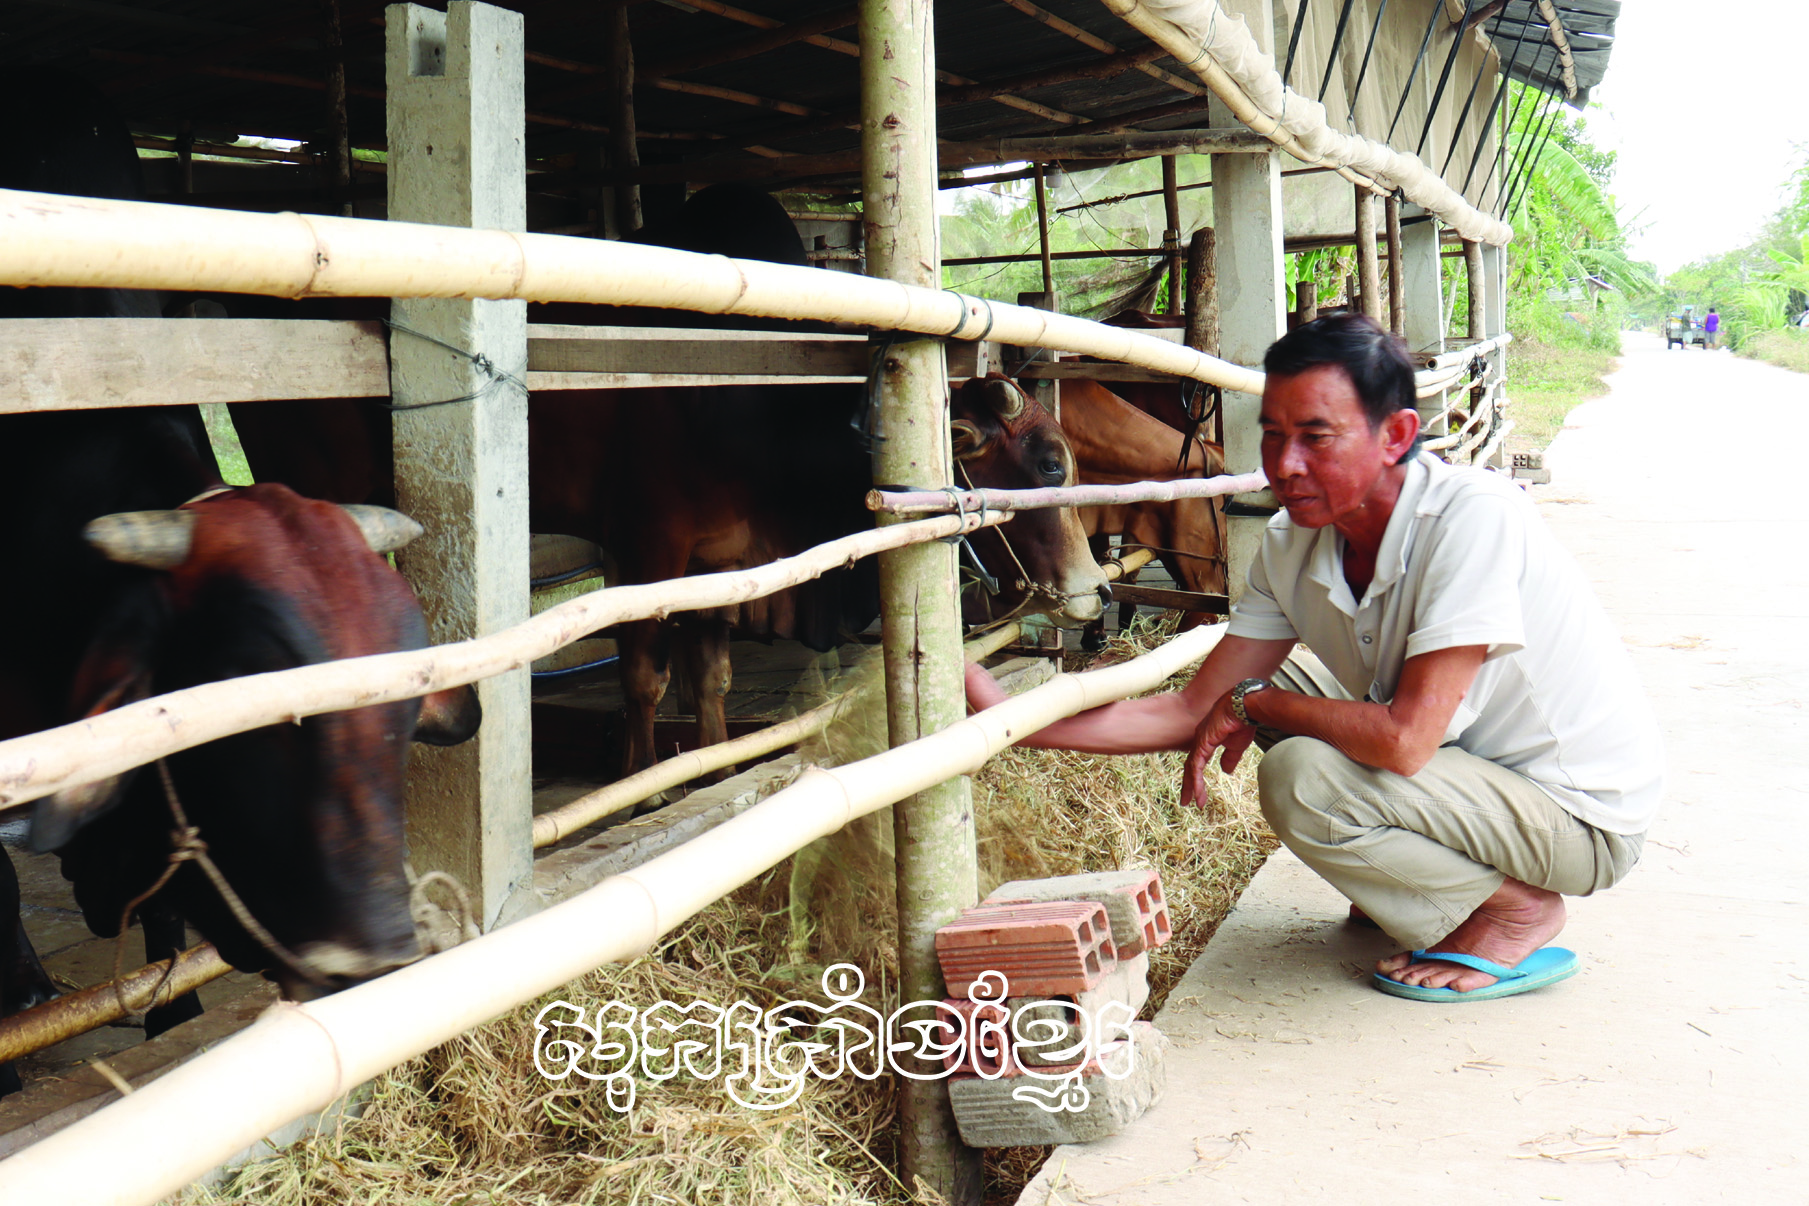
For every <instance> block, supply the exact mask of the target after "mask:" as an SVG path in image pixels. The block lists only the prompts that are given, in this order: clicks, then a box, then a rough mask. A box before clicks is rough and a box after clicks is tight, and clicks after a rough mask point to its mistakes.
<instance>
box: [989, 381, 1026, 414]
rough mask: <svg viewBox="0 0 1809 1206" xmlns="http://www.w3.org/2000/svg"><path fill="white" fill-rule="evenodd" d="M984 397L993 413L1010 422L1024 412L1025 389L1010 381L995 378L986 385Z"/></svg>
mask: <svg viewBox="0 0 1809 1206" xmlns="http://www.w3.org/2000/svg"><path fill="white" fill-rule="evenodd" d="M982 388H983V390H984V397H985V398H986V402H987V405H989V406H991V407H992V410H993V413H994V414H996V415H998V416H999V418H1001V419H1003V420H1004V421H1005V422H1007V423H1009V422H1011V421H1012V420H1013V419H1015V418H1017V417H1018V416H1019V415H1021V414H1023V413H1024V391H1023V390H1021V389H1019V388H1018V387H1017V386H1015V385H1013V384H1012V383H1011V382H1009V381H1003V380H999V379H996V378H995V379H993V380H990V381H988V382H987V383H986V384H985V386H983V387H982Z"/></svg>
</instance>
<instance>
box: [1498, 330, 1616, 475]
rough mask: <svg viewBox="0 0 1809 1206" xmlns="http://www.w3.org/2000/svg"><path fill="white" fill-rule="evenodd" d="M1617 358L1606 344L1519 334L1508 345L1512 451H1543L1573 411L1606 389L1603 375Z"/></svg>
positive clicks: (1509, 442) (1510, 439) (1611, 367)
mask: <svg viewBox="0 0 1809 1206" xmlns="http://www.w3.org/2000/svg"><path fill="white" fill-rule="evenodd" d="M1614 362H1615V353H1614V352H1611V351H1606V350H1604V349H1602V348H1595V347H1575V346H1563V345H1557V344H1550V343H1542V342H1540V341H1538V340H1537V339H1532V338H1527V339H1521V338H1519V337H1518V336H1516V338H1515V339H1514V342H1512V343H1510V344H1509V345H1508V368H1507V373H1508V375H1507V391H1508V415H1509V417H1511V418H1512V419H1513V420H1514V430H1513V431H1511V432H1509V433H1508V449H1509V451H1512V452H1542V451H1544V450H1545V448H1546V447H1547V446H1548V445H1549V444H1550V443H1551V442H1552V440H1554V439H1556V438H1557V435H1558V432H1559V431H1560V430H1561V429H1562V428H1563V426H1564V420H1565V419H1566V418H1567V417H1568V416H1569V414H1570V412H1571V411H1573V410H1575V409H1576V408H1577V407H1578V406H1580V405H1582V404H1583V403H1584V402H1587V401H1589V400H1590V399H1591V398H1599V397H1601V396H1602V395H1603V394H1604V393H1606V392H1607V388H1608V387H1607V385H1606V384H1605V382H1604V381H1603V378H1605V377H1606V376H1607V375H1608V374H1609V373H1610V372H1612V371H1614Z"/></svg>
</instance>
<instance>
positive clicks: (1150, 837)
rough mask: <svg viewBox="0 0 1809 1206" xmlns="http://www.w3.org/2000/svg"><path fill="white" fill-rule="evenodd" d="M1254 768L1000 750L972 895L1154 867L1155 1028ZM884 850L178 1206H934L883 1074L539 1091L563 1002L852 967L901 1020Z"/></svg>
mask: <svg viewBox="0 0 1809 1206" xmlns="http://www.w3.org/2000/svg"><path fill="white" fill-rule="evenodd" d="M1164 635H1166V633H1165V631H1163V630H1162V629H1160V628H1158V627H1154V626H1151V627H1144V628H1139V629H1137V630H1133V632H1132V633H1131V634H1130V636H1129V638H1128V639H1124V640H1120V641H1118V642H1115V643H1114V645H1113V646H1110V647H1108V649H1107V650H1106V652H1105V653H1104V654H1102V655H1101V656H1102V657H1108V658H1112V657H1116V658H1122V657H1126V656H1130V655H1132V654H1133V653H1135V652H1139V651H1141V649H1143V648H1147V647H1150V646H1152V645H1154V644H1155V643H1157V642H1158V641H1159V640H1160V639H1162V637H1163V636H1164ZM862 670H863V671H867V673H866V674H865V675H863V677H866V678H869V679H871V678H872V677H874V676H872V675H871V672H870V669H869V668H867V667H863V668H862ZM857 673H858V672H857ZM842 685H843V686H846V682H844V683H843V684H842ZM884 727H885V725H884V713H883V708H882V707H880V706H878V704H877V702H876V703H875V704H874V705H873V706H871V707H865V708H857V709H854V710H853V711H852V713H851V714H850V716H849V717H848V718H847V720H846V721H845V722H844V723H842V724H840V725H838V727H837V728H836V729H834V730H832V731H831V732H830V733H828V734H826V735H825V737H824V739H823V740H822V742H821V743H820V744H819V745H818V746H817V747H816V748H814V749H812V750H809V751H807V753H808V754H810V755H811V756H814V757H818V758H822V759H824V760H826V761H827V760H836V761H840V760H844V759H846V758H847V757H857V756H861V755H862V754H864V753H866V752H871V750H872V749H873V748H875V747H876V743H877V742H878V741H879V740H880V734H882V733H883V732H884ZM1253 769H1254V768H1253V767H1246V768H1243V769H1242V770H1241V771H1240V774H1239V775H1238V776H1237V777H1236V778H1235V779H1234V780H1223V781H1221V782H1220V783H1219V784H1218V785H1217V788H1216V794H1217V796H1218V800H1217V803H1218V805H1219V808H1218V809H1217V812H1218V814H1219V816H1218V817H1217V818H1213V817H1208V816H1207V815H1205V814H1203V813H1201V812H1200V811H1198V810H1195V809H1186V810H1183V809H1181V808H1179V807H1178V805H1177V804H1176V794H1177V791H1178V783H1179V778H1180V769H1179V755H1161V756H1146V757H1133V758H1116V759H1106V758H1095V757H1089V756H1085V755H1077V754H1069V753H1058V752H1053V751H1038V750H1011V751H1007V752H1006V753H1005V754H1003V755H1001V756H1000V757H998V758H995V759H994V760H993V761H992V762H991V763H990V764H988V765H987V767H986V768H985V769H984V770H983V771H982V772H981V773H980V775H978V776H977V777H976V779H975V782H974V799H975V813H976V816H977V817H978V819H979V843H980V859H981V884H980V889H981V891H982V892H983V893H984V892H986V891H988V890H989V889H990V888H991V887H993V886H994V885H996V884H998V883H1000V882H1003V881H1005V880H1007V879H1015V878H1023V877H1027V876H1040V875H1060V874H1067V873H1071V872H1076V871H1083V870H1103V869H1109V868H1118V867H1143V866H1153V867H1156V868H1158V869H1159V870H1160V871H1161V872H1162V877H1163V883H1164V886H1165V889H1166V891H1167V894H1168V898H1169V908H1170V913H1171V916H1172V918H1173V920H1174V924H1175V940H1174V941H1172V942H1170V943H1169V944H1168V945H1166V946H1164V947H1163V948H1161V949H1160V950H1158V951H1157V952H1156V953H1155V957H1154V959H1153V960H1152V967H1151V983H1152V990H1153V991H1152V994H1151V1003H1150V1006H1149V1009H1148V1011H1146V1014H1145V1016H1149V1012H1153V1011H1154V1010H1155V1009H1157V1008H1159V1007H1160V1004H1161V1001H1162V1000H1163V998H1164V997H1165V996H1166V995H1167V991H1168V989H1169V988H1170V987H1172V985H1173V984H1174V982H1175V981H1176V980H1178V979H1179V978H1180V976H1181V974H1182V972H1183V971H1185V969H1186V967H1187V965H1188V963H1189V962H1190V961H1191V960H1192V959H1193V957H1194V956H1195V955H1197V954H1198V952H1199V950H1200V949H1201V948H1202V947H1203V946H1204V945H1205V942H1206V939H1207V938H1208V937H1210V935H1211V933H1212V930H1213V929H1214V928H1216V926H1217V925H1218V922H1219V921H1220V920H1221V919H1222V918H1223V916H1224V914H1225V913H1226V912H1227V911H1228V910H1229V908H1230V906H1231V904H1232V903H1233V902H1234V901H1235V900H1236V898H1237V895H1238V893H1239V892H1241V891H1242V890H1243V887H1244V885H1245V884H1246V883H1247V882H1248V880H1249V878H1250V876H1251V875H1253V874H1254V873H1255V871H1256V868H1257V867H1258V866H1259V865H1260V864H1261V862H1262V859H1263V858H1264V857H1265V856H1266V855H1267V853H1268V851H1269V850H1270V849H1272V848H1273V846H1274V839H1273V838H1272V837H1271V836H1270V835H1269V834H1268V833H1267V830H1266V829H1265V828H1264V826H1263V824H1262V821H1261V818H1260V816H1259V815H1258V814H1257V811H1256V807H1255V790H1254V777H1253ZM890 848H891V818H890V816H889V813H880V814H876V815H875V816H873V817H869V818H864V819H863V820H862V821H861V822H858V823H857V824H856V825H855V826H851V827H850V829H849V830H848V831H844V832H843V833H842V834H839V835H836V837H835V838H833V839H827V840H826V841H825V842H822V843H818V844H817V846H814V847H812V848H810V849H809V850H806V851H804V852H803V853H801V854H800V855H799V856H798V857H797V858H795V859H793V860H792V861H791V862H790V863H789V864H783V865H781V866H779V867H777V868H775V869H774V870H773V871H772V872H770V873H768V874H767V875H766V876H764V877H762V878H761V879H758V880H756V881H755V882H753V883H751V884H749V885H747V886H746V887H744V888H743V889H742V890H740V891H739V892H737V893H735V894H734V895H733V896H731V897H729V898H727V899H725V900H723V901H721V902H719V903H718V904H716V905H715V906H713V907H711V908H710V909H708V910H706V911H705V912H703V913H701V914H699V915H698V916H697V917H696V918H694V919H693V920H692V921H691V922H690V923H689V924H688V925H686V926H684V927H683V928H681V929H680V930H679V931H677V932H675V933H674V934H673V935H671V936H670V938H669V939H668V941H667V942H666V943H665V944H664V945H663V946H662V947H661V948H660V949H659V950H658V951H656V952H655V953H654V954H653V955H651V956H649V957H647V958H644V959H640V960H637V961H636V962H634V963H632V964H629V965H627V966H620V965H611V966H606V967H603V968H601V969H599V970H597V971H595V972H593V973H591V974H590V975H588V976H586V977H585V978H584V979H583V980H581V981H578V982H577V983H575V984H571V985H567V986H566V987H565V988H563V989H561V990H560V991H559V992H557V993H554V994H551V995H549V996H548V997H546V998H543V999H542V1000H541V1001H537V1002H535V1003H533V1004H530V1005H528V1006H524V1007H523V1008H522V1009H519V1010H517V1011H516V1012H514V1013H513V1014H511V1015H509V1016H508V1017H505V1018H502V1019H499V1020H497V1021H496V1022H493V1023H491V1024H490V1025H488V1026H486V1027H484V1028H482V1029H481V1030H478V1031H475V1032H473V1033H472V1034H469V1035H466V1036H465V1037H463V1038H461V1039H459V1040H457V1041H456V1042H452V1043H449V1044H447V1045H445V1046H443V1047H441V1048H438V1049H436V1050H435V1051H433V1052H431V1053H429V1054H428V1055H426V1056H424V1057H422V1058H420V1059H418V1060H414V1061H412V1062H411V1063H409V1064H406V1065H404V1066H403V1067H400V1068H398V1069H396V1070H395V1071H394V1072H392V1073H390V1074H389V1075H387V1076H385V1077H383V1078H381V1079H380V1080H379V1081H378V1082H377V1083H376V1085H375V1086H374V1092H373V1096H372V1098H371V1100H370V1102H369V1103H368V1105H367V1106H366V1107H365V1110H364V1113H363V1116H362V1117H360V1118H357V1119H352V1120H346V1121H343V1122H341V1123H338V1124H336V1125H332V1126H329V1127H328V1128H325V1129H323V1131H322V1132H321V1133H320V1134H318V1135H316V1136H315V1137H314V1138H312V1139H310V1140H305V1141H303V1142H300V1143H297V1144H295V1145H293V1146H292V1147H291V1148H290V1149H289V1150H288V1151H286V1152H284V1153H283V1154H282V1155H280V1156H279V1157H277V1158H275V1159H273V1160H269V1161H265V1162H263V1163H260V1164H257V1165H253V1166H250V1167H248V1168H246V1169H243V1170H241V1171H240V1172H238V1173H237V1174H236V1175H234V1176H233V1177H232V1178H230V1179H229V1180H228V1181H227V1182H225V1183H224V1184H222V1185H220V1186H218V1187H216V1188H214V1189H201V1188H197V1189H191V1190H189V1191H187V1192H186V1193H185V1194H184V1195H181V1196H180V1197H179V1198H177V1199H175V1200H176V1201H177V1202H179V1203H181V1204H182V1206H202V1204H215V1203H241V1202H257V1203H278V1204H282V1206H291V1204H293V1206H316V1204H319V1206H327V1204H328V1203H331V1204H333V1206H338V1204H340V1203H373V1204H374V1203H376V1202H378V1201H383V1202H408V1203H411V1204H414V1203H420V1204H429V1203H431V1204H434V1206H440V1204H444V1206H455V1204H460V1206H479V1204H483V1206H489V1204H491V1203H508V1204H510V1206H515V1204H521V1206H530V1204H532V1206H542V1204H547V1206H552V1204H559V1206H565V1204H567V1203H573V1204H577V1203H591V1202H609V1203H614V1202H634V1203H649V1204H653V1203H668V1202H677V1203H686V1204H687V1206H704V1204H706V1203H722V1204H724V1206H728V1204H731V1203H733V1204H736V1206H739V1204H742V1203H748V1202H761V1203H797V1204H799V1206H804V1204H809V1206H827V1204H841V1203H850V1204H853V1203H875V1204H880V1203H883V1204H887V1206H892V1204H902V1203H912V1204H917V1203H922V1204H924V1206H930V1204H932V1203H934V1202H935V1201H936V1200H937V1199H935V1198H934V1197H933V1196H925V1195H923V1194H921V1193H913V1192H911V1191H910V1190H908V1189H907V1188H906V1187H904V1186H903V1185H901V1184H899V1183H898V1181H897V1179H896V1178H895V1177H894V1175H893V1172H892V1169H893V1168H894V1167H895V1158H894V1151H893V1147H892V1143H893V1120H892V1101H893V1092H894V1086H893V1084H892V1083H891V1081H890V1080H889V1078H884V1077H882V1078H881V1079H879V1080H878V1081H873V1082H868V1081H863V1080H859V1079H857V1078H855V1077H852V1076H848V1077H844V1078H842V1079H840V1080H835V1081H821V1080H816V1079H811V1080H809V1081H808V1082H807V1087H806V1089H805V1091H804V1093H803V1095H802V1097H800V1099H799V1100H798V1101H797V1102H796V1103H795V1104H794V1105H792V1106H791V1107H789V1108H786V1109H780V1110H775V1111H770V1112H756V1111H752V1110H747V1109H744V1108H742V1107H740V1106H738V1105H737V1104H735V1103H734V1102H733V1101H732V1100H730V1098H729V1097H728V1096H727V1094H726V1093H725V1092H724V1091H723V1087H722V1085H721V1083H720V1081H709V1082H698V1081H692V1080H689V1079H687V1078H685V1077H683V1076H679V1077H674V1078H672V1079H671V1080H668V1081H665V1082H663V1083H653V1082H650V1081H642V1082H641V1083H640V1084H639V1085H638V1089H637V1095H636V1101H635V1104H634V1107H633V1109H632V1110H631V1111H630V1112H629V1113H627V1114H626V1115H618V1114H616V1113H614V1112H613V1111H611V1110H610V1109H609V1107H608V1105H607V1104H606V1101H605V1094H604V1092H603V1091H602V1088H601V1086H598V1085H593V1084H592V1083H591V1082H589V1081H584V1080H582V1079H581V1078H579V1077H577V1076H573V1077H571V1078H569V1079H568V1080H567V1081H565V1082H552V1081H548V1080H545V1079H544V1078H542V1077H541V1075H540V1074H539V1073H538V1072H537V1071H536V1070H535V1068H534V1066H533V1062H532V1050H533V1042H534V1024H533V1018H534V1015H535V1013H536V1012H537V1011H538V1010H539V1008H540V1007H541V1005H543V1004H545V1003H546V1002H548V1001H551V1000H554V999H561V1000H566V1001H570V1002H572V1003H573V1004H576V1005H578V1006H579V1007H581V1008H587V1009H589V1010H591V1011H592V1013H593V1015H594V1011H595V1009H596V1008H597V1007H598V1006H599V1005H602V1004H605V1003H607V1002H611V1001H621V1002H625V1003H628V1004H630V1005H634V1006H638V1007H645V1006H648V1005H651V1004H653V1003H654V1002H656V1001H659V1000H662V999H663V1000H668V1001H672V1002H675V1003H678V1004H681V1005H682V1004H684V1003H687V1002H690V1001H692V1000H707V1001H713V1002H715V1003H717V1004H720V1005H724V1006H726V1005H729V1004H731V1003H734V1002H736V1001H748V1002H751V1003H754V1004H756V1005H759V1006H761V1007H767V1006H771V1005H776V1004H779V1003H780V1002H782V1001H785V1000H788V999H794V998H800V997H801V998H804V999H807V1000H822V999H823V993H822V990H821V988H820V987H819V982H820V975H821V971H822V968H823V966H824V965H826V964H830V963H837V962H852V963H855V964H857V965H858V966H860V967H861V968H862V969H863V970H864V971H865V973H866V977H867V991H866V995H865V998H864V999H865V1000H866V1001H867V1002H868V1003H869V1004H871V1005H873V1006H874V1007H876V1008H878V1009H880V1010H882V1011H885V1010H889V1009H890V1008H891V1007H892V1006H893V1005H895V1004H896V1000H895V994H894V991H893V985H894V984H895V980H896V976H895V973H896V957H895V952H894V950H893V949H892V948H893V943H894V941H895V932H896V931H895V925H896V922H895V914H894V911H893V905H892V881H891V874H892V873H891V863H890V858H891V854H890ZM1046 1154H1047V1152H1046V1149H1041V1148H1025V1149H1016V1150H1010V1151H1003V1152H993V1153H988V1157H987V1159H988V1165H987V1173H988V1195H987V1196H988V1200H989V1202H999V1203H1010V1202H1012V1201H1015V1199H1016V1196H1017V1192H1018V1190H1019V1188H1021V1187H1022V1186H1023V1184H1024V1183H1025V1182H1026V1181H1027V1180H1028V1179H1029V1178H1030V1176H1031V1175H1033V1174H1034V1172H1035V1170H1036V1168H1037V1167H1039V1166H1040V1165H1041V1163H1042V1160H1043V1158H1044V1157H1045V1156H1046Z"/></svg>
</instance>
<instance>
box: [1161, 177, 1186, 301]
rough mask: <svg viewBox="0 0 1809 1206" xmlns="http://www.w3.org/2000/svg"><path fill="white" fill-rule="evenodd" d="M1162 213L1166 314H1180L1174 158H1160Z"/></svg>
mask: <svg viewBox="0 0 1809 1206" xmlns="http://www.w3.org/2000/svg"><path fill="white" fill-rule="evenodd" d="M1162 212H1163V214H1164V215H1165V216H1166V217H1167V219H1168V227H1167V229H1165V230H1164V231H1163V232H1162V246H1163V248H1164V249H1165V250H1166V251H1167V252H1168V312H1169V313H1170V314H1179V313H1180V312H1181V297H1182V292H1181V190H1180V187H1179V186H1178V185H1177V183H1176V180H1175V157H1174V156H1173V155H1164V156H1162Z"/></svg>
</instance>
